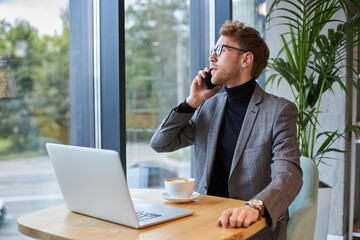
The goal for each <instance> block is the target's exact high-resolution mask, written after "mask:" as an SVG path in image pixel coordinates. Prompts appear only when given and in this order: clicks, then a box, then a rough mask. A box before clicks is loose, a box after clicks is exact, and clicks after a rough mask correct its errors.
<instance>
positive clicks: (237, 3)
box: [232, 0, 266, 87]
mask: <svg viewBox="0 0 360 240" xmlns="http://www.w3.org/2000/svg"><path fill="white" fill-rule="evenodd" d="M232 7H233V8H232V16H233V19H234V20H238V21H240V22H245V24H246V25H247V26H250V27H253V28H255V29H256V30H258V31H259V32H260V34H261V36H262V37H263V38H264V39H265V25H264V24H265V16H266V1H265V0H232ZM265 40H266V39H265ZM258 83H259V85H260V86H261V87H264V86H265V75H264V74H262V75H261V76H260V77H259V79H258Z"/></svg>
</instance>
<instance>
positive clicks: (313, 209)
mask: <svg viewBox="0 0 360 240" xmlns="http://www.w3.org/2000/svg"><path fill="white" fill-rule="evenodd" d="M300 165H301V169H302V171H303V185H302V187H301V190H300V192H299V194H298V195H297V196H296V198H295V200H294V201H293V202H292V203H291V205H290V206H289V216H290V219H289V222H288V225H287V239H288V240H312V239H314V233H315V223H316V213H317V201H318V189H319V172H318V169H317V166H316V164H315V163H314V161H313V160H311V159H309V158H306V157H301V158H300Z"/></svg>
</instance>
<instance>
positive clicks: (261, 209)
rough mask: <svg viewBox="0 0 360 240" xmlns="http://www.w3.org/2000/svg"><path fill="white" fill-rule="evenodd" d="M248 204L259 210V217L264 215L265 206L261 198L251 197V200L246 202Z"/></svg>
mask: <svg viewBox="0 0 360 240" xmlns="http://www.w3.org/2000/svg"><path fill="white" fill-rule="evenodd" d="M246 205H249V206H250V207H252V208H255V209H257V210H259V218H260V217H262V216H263V215H264V212H265V207H264V204H263V202H262V201H261V200H259V199H251V200H250V201H247V202H246Z"/></svg>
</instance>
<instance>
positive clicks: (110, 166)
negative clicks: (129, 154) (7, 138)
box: [46, 143, 139, 228]
mask: <svg viewBox="0 0 360 240" xmlns="http://www.w3.org/2000/svg"><path fill="white" fill-rule="evenodd" d="M46 148H47V150H48V153H49V156H50V159H51V162H52V164H53V167H54V171H55V174H56V177H57V180H58V183H59V186H60V189H61V192H62V194H63V197H64V201H65V203H66V205H67V207H68V209H69V210H71V211H74V212H78V213H81V214H85V215H89V216H92V217H96V218H100V219H105V220H108V221H112V222H117V223H120V224H123V225H127V226H131V227H134V228H138V227H139V224H138V220H137V217H136V214H135V210H134V206H133V202H132V200H131V197H130V193H129V190H128V187H127V184H126V179H125V175H124V171H123V168H122V165H121V162H120V158H119V156H118V153H117V152H116V151H112V150H100V149H92V148H84V147H75V146H67V145H61V144H52V143H47V144H46Z"/></svg>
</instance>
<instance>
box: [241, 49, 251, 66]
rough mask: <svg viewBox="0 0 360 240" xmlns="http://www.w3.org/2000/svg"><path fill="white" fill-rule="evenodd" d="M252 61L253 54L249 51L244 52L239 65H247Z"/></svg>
mask: <svg viewBox="0 0 360 240" xmlns="http://www.w3.org/2000/svg"><path fill="white" fill-rule="evenodd" d="M253 61H254V55H253V54H252V53H251V52H246V53H244V54H243V55H242V58H241V66H242V67H248V66H250V65H251V64H252V63H253Z"/></svg>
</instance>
